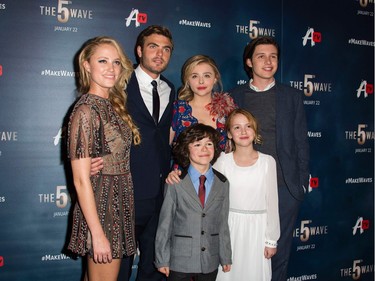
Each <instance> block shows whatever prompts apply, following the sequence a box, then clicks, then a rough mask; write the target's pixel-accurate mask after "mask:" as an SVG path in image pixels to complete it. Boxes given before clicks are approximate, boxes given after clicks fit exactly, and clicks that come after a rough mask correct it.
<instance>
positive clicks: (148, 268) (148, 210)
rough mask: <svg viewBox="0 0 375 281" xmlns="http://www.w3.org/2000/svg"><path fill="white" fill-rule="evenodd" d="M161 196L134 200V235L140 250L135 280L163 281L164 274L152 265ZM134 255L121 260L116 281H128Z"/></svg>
mask: <svg viewBox="0 0 375 281" xmlns="http://www.w3.org/2000/svg"><path fill="white" fill-rule="evenodd" d="M162 198H163V197H162V196H160V197H158V198H154V199H147V200H136V201H135V236H136V240H137V242H138V247H139V251H140V256H139V262H138V271H137V277H136V281H164V280H165V275H164V274H162V273H160V272H159V271H158V270H157V269H156V267H155V266H154V257H155V236H156V229H157V227H158V222H159V212H160V208H161V204H162ZM133 261H134V256H131V257H126V258H124V259H123V260H122V263H121V268H120V273H119V276H118V279H117V280H118V281H128V280H130V276H131V274H132V266H133Z"/></svg>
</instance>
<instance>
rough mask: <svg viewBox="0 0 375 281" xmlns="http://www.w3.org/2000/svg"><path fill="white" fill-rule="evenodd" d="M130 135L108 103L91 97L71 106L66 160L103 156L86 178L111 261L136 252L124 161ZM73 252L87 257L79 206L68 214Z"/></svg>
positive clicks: (87, 233) (87, 239)
mask: <svg viewBox="0 0 375 281" xmlns="http://www.w3.org/2000/svg"><path fill="white" fill-rule="evenodd" d="M131 142H132V133H131V129H130V128H129V126H128V125H127V124H126V123H125V122H123V120H122V119H121V118H120V116H119V115H118V114H117V113H116V112H115V111H114V109H113V107H112V105H111V103H110V102H109V100H107V99H104V98H101V97H99V96H96V95H92V94H85V95H83V96H82V97H81V98H80V99H79V101H78V102H77V103H76V105H75V107H74V109H73V112H72V114H71V116H70V122H69V126H68V156H69V157H70V158H71V160H74V159H78V158H86V157H92V158H94V157H99V156H100V157H102V158H103V165H104V168H103V169H102V171H101V172H100V173H98V174H97V175H95V176H91V185H92V188H93V190H94V196H95V203H96V208H97V211H98V215H99V221H100V223H101V225H102V228H103V230H104V233H105V235H106V237H107V238H108V240H109V242H110V244H111V248H112V256H113V258H122V256H123V255H126V256H129V255H132V254H134V253H135V249H136V243H135V236H134V195H133V182H132V178H131V174H130V167H129V160H130V159H129V157H130V146H131ZM68 249H70V250H71V251H72V252H73V253H76V254H78V255H82V256H83V255H86V254H91V255H92V241H91V234H90V230H89V228H88V225H87V222H86V220H85V217H84V216H83V213H82V211H81V209H80V206H79V204H78V202H76V203H75V206H74V211H73V221H72V232H71V238H70V243H69V245H68Z"/></svg>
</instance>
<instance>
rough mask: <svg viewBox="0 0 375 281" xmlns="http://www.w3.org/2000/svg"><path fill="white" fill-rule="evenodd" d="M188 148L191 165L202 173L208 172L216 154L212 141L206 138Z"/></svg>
mask: <svg viewBox="0 0 375 281" xmlns="http://www.w3.org/2000/svg"><path fill="white" fill-rule="evenodd" d="M188 148H189V160H190V164H191V165H192V166H193V167H194V168H195V169H196V170H198V171H200V172H202V173H204V172H205V171H207V169H208V168H209V166H210V162H211V161H212V159H213V157H214V153H215V145H214V143H213V142H212V140H211V139H210V138H208V137H205V138H203V139H201V140H199V141H195V142H192V143H190V144H189V146H188Z"/></svg>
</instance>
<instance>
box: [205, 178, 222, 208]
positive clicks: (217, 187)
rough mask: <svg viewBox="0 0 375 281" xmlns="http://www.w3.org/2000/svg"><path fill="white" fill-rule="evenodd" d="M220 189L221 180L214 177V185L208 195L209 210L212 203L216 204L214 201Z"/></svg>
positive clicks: (207, 204)
mask: <svg viewBox="0 0 375 281" xmlns="http://www.w3.org/2000/svg"><path fill="white" fill-rule="evenodd" d="M220 188H221V182H220V180H219V179H218V178H217V177H214V182H213V183H212V187H211V191H210V193H209V194H208V198H207V201H206V204H205V208H208V207H209V206H210V205H211V204H212V202H214V199H215V197H216V196H217V195H218V193H219V191H220Z"/></svg>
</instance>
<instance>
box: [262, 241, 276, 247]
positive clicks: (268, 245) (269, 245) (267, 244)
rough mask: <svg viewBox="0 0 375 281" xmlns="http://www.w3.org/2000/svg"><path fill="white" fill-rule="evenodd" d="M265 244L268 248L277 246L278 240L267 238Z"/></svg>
mask: <svg viewBox="0 0 375 281" xmlns="http://www.w3.org/2000/svg"><path fill="white" fill-rule="evenodd" d="M264 244H265V246H266V247H268V248H277V241H273V240H266V241H265V242H264Z"/></svg>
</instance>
